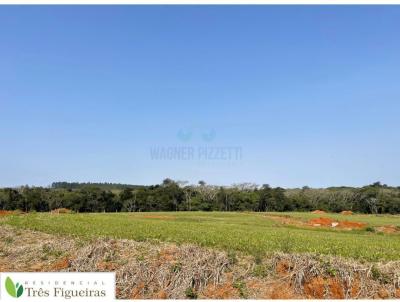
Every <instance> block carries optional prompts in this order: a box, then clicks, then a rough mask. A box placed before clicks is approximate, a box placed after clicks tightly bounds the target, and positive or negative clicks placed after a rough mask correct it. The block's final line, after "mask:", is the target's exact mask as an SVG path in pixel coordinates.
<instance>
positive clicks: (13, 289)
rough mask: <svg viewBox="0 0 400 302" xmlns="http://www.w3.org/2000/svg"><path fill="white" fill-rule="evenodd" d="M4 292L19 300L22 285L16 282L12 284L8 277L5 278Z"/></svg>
mask: <svg viewBox="0 0 400 302" xmlns="http://www.w3.org/2000/svg"><path fill="white" fill-rule="evenodd" d="M6 290H7V293H8V294H9V295H10V296H11V297H14V298H19V297H21V296H22V294H23V293H24V287H23V286H22V284H19V283H18V282H17V284H14V282H13V281H12V280H11V278H10V277H7V279H6Z"/></svg>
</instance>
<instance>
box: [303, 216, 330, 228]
mask: <svg viewBox="0 0 400 302" xmlns="http://www.w3.org/2000/svg"><path fill="white" fill-rule="evenodd" d="M308 223H309V224H311V225H312V226H332V223H335V221H334V220H333V219H330V218H327V217H319V218H314V219H311V220H310V221H309V222H308Z"/></svg>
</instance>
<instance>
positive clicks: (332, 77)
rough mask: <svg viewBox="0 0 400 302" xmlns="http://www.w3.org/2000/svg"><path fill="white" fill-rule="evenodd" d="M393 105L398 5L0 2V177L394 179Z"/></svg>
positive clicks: (399, 71)
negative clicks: (233, 152)
mask: <svg viewBox="0 0 400 302" xmlns="http://www.w3.org/2000/svg"><path fill="white" fill-rule="evenodd" d="M399 116H400V7H398V6H397V7H395V6H386V7H385V6H364V7H360V6H359V7H357V6H342V7H339V6H147V7H146V6H142V7H140V6H120V7H116V6H102V7H101V6H97V7H95V6H91V7H90V6H75V7H73V6H69V7H68V6H58V7H56V6H54V7H49V6H37V7H18V6H2V7H0V186H14V185H23V184H29V185H48V184H50V183H51V182H53V181H63V180H65V181H92V182H104V181H107V182H121V183H133V184H152V183H160V182H161V181H162V179H164V178H166V177H170V178H173V179H176V180H188V181H190V182H192V183H196V182H197V181H198V180H201V179H204V180H205V181H206V182H207V183H213V184H225V185H227V184H232V183H238V182H255V183H258V184H264V183H268V184H271V185H273V186H283V187H296V186H303V185H309V186H312V187H324V186H333V185H356V186H359V185H364V184H368V183H371V182H374V181H377V180H380V181H381V182H383V183H387V184H389V185H400V160H399V155H400V139H399V133H400V118H399ZM154 150H156V151H157V150H158V151H157V152H159V150H175V152H177V153H175V154H173V155H171V156H170V157H165V158H163V157H162V156H158V157H157V156H155V155H154V154H155V153H154V152H156V151H154ZM204 150H205V151H206V152H207V154H209V157H208V158H205V157H204V154H206V153H204V152H205V151H204ZM229 150H236V151H237V150H239V153H240V156H231V157H229V156H227V154H229ZM179 152H187V154H186V155H187V156H186V157H184V156H183V157H180V158H179V156H178V155H177V154H182V153H179ZM160 154H161V153H160ZM236 155H237V154H236Z"/></svg>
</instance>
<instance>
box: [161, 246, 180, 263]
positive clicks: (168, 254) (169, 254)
mask: <svg viewBox="0 0 400 302" xmlns="http://www.w3.org/2000/svg"><path fill="white" fill-rule="evenodd" d="M177 253H178V251H177V249H175V248H166V249H163V250H161V251H160V253H159V255H158V258H159V260H161V262H162V263H164V262H175V261H176V260H177Z"/></svg>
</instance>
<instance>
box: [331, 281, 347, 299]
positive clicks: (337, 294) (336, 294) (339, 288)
mask: <svg viewBox="0 0 400 302" xmlns="http://www.w3.org/2000/svg"><path fill="white" fill-rule="evenodd" d="M328 283H329V291H330V293H331V298H333V299H344V298H345V295H344V290H343V285H342V283H341V282H340V281H339V280H338V279H330V280H329V282H328Z"/></svg>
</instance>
